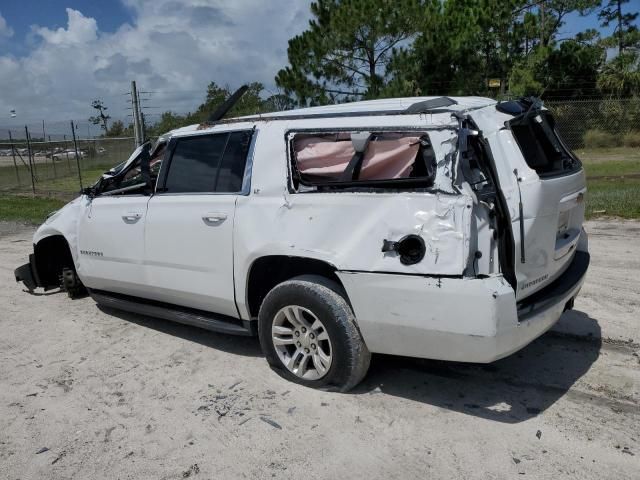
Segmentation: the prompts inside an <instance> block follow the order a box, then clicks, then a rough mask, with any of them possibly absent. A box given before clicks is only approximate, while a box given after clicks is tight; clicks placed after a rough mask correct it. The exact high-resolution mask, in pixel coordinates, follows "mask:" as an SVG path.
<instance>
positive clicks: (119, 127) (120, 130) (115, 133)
mask: <svg viewBox="0 0 640 480" xmlns="http://www.w3.org/2000/svg"><path fill="white" fill-rule="evenodd" d="M124 135H125V127H124V123H122V121H121V120H116V121H114V122H113V123H112V124H111V128H110V129H109V130H107V132H106V136H107V137H123V136H124Z"/></svg>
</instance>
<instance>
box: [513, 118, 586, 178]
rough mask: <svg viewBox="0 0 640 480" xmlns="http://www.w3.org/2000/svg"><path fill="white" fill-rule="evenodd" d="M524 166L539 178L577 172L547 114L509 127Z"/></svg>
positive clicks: (576, 163)
mask: <svg viewBox="0 0 640 480" xmlns="http://www.w3.org/2000/svg"><path fill="white" fill-rule="evenodd" d="M510 127H511V131H512V133H513V136H514V137H515V139H516V141H517V142H518V146H519V147H520V150H521V151H522V155H523V156H524V159H525V160H526V162H527V165H529V167H531V168H532V169H533V170H535V171H536V173H538V174H539V175H540V176H542V177H548V176H554V175H561V174H563V173H569V172H572V171H575V170H578V169H579V168H580V162H579V161H578V159H577V158H576V157H575V155H574V154H573V153H571V151H570V150H569V148H568V147H567V146H566V145H565V144H564V143H563V142H562V139H561V138H560V136H559V135H558V132H557V131H556V126H555V120H554V118H553V116H552V115H551V114H550V113H549V112H539V111H538V112H533V114H531V115H527V116H525V117H523V118H519V119H517V120H514V121H512V122H511V123H510Z"/></svg>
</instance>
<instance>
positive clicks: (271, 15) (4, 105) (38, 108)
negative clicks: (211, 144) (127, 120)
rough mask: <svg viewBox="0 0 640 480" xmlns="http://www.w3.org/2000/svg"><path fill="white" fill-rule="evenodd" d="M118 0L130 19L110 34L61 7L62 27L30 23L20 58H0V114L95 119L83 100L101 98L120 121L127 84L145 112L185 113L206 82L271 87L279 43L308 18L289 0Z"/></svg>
mask: <svg viewBox="0 0 640 480" xmlns="http://www.w3.org/2000/svg"><path fill="white" fill-rule="evenodd" d="M123 1H124V2H125V3H126V4H127V6H128V7H130V9H131V11H132V12H134V21H133V23H132V24H131V25H130V24H124V25H122V26H120V28H119V29H118V30H117V31H115V32H113V33H105V32H101V31H100V29H99V22H96V20H95V19H93V18H90V17H86V16H84V15H83V14H82V13H81V12H80V11H77V10H73V9H70V8H68V9H67V15H68V22H67V25H66V27H64V28H58V29H55V30H53V29H50V28H47V27H43V26H32V37H34V38H35V46H34V47H33V49H32V50H31V52H30V53H29V55H28V56H25V57H20V58H15V57H13V56H10V55H4V56H2V55H0V84H1V85H3V91H4V92H8V93H7V95H5V94H4V93H3V94H2V95H0V115H1V116H4V114H5V113H4V112H8V110H9V109H10V108H16V109H17V110H18V112H19V115H20V117H21V122H27V121H32V122H36V121H38V120H41V119H43V118H44V119H45V120H47V121H53V120H60V121H62V120H66V119H70V118H75V119H77V120H80V121H82V120H85V119H86V118H87V117H89V116H90V115H91V114H92V113H93V112H92V111H91V108H90V103H91V100H92V99H94V98H102V99H103V100H104V101H105V103H106V104H107V105H108V106H109V107H110V113H111V114H112V116H113V117H120V118H122V117H124V116H125V115H126V114H127V111H126V99H127V97H125V96H123V95H122V94H123V93H125V92H127V91H128V90H129V86H130V82H131V80H136V81H137V83H138V85H139V88H141V89H142V90H145V91H152V92H156V93H153V94H152V95H151V99H150V101H149V105H154V106H157V107H160V108H159V109H155V110H153V112H161V111H163V110H173V111H178V112H186V111H192V110H193V109H195V107H197V105H198V104H199V103H201V102H202V100H203V97H204V94H205V90H206V85H207V84H208V83H209V82H210V81H215V82H217V83H218V84H221V85H225V84H229V85H230V86H231V87H238V86H240V85H241V84H242V83H245V82H250V81H260V82H263V83H264V84H265V85H266V86H267V88H270V89H273V88H274V77H275V75H276V73H277V71H278V69H279V68H282V67H283V66H284V65H285V64H286V48H287V40H288V39H289V38H291V37H292V36H294V35H296V34H298V33H300V32H301V31H302V30H304V29H305V28H306V27H307V25H308V18H309V5H308V3H306V2H300V1H297V0H270V1H269V2H265V1H263V0H243V1H241V2H238V1H231V0H229V1H225V0H193V1H192V2H191V4H187V2H184V1H178V0H123ZM1 18H2V17H0V19H1ZM2 25H3V20H0V32H1V31H2V28H1V27H2ZM7 28H8V27H7ZM150 113H151V110H150ZM5 123H8V122H6V121H3V120H2V118H1V117H0V124H5Z"/></svg>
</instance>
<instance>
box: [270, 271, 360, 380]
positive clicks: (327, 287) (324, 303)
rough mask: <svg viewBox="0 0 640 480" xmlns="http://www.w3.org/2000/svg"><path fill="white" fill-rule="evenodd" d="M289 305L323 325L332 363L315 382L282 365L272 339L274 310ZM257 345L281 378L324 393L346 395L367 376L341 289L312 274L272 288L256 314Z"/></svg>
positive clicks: (358, 338)
mask: <svg viewBox="0 0 640 480" xmlns="http://www.w3.org/2000/svg"><path fill="white" fill-rule="evenodd" d="M289 305H297V306H300V307H303V308H305V309H308V310H309V311H311V312H313V314H314V315H315V316H316V317H318V319H319V320H320V321H321V322H322V324H323V325H324V327H325V329H326V332H327V334H328V336H329V339H330V342H331V350H332V361H331V366H330V367H329V370H328V371H327V373H326V374H325V375H324V376H323V377H321V378H319V379H317V380H308V379H303V378H301V377H298V376H297V375H295V374H294V373H292V372H291V371H289V370H288V369H287V367H286V366H285V365H284V364H283V363H282V361H281V360H280V357H279V356H278V354H277V352H276V349H275V346H274V344H273V340H272V333H271V332H272V324H273V321H274V318H275V316H276V314H277V312H278V311H280V310H281V309H282V308H284V307H286V306H289ZM258 335H259V338H260V345H261V346H262V351H263V352H264V354H265V356H266V358H267V361H268V362H269V365H270V366H271V368H272V369H273V370H274V371H275V372H276V373H278V374H279V375H280V376H281V377H283V378H285V379H287V380H290V381H292V382H295V383H298V384H300V385H305V386H307V387H311V388H317V389H321V390H328V391H340V392H346V391H348V390H350V389H352V388H353V387H355V386H356V385H357V384H358V383H360V381H361V380H362V379H363V378H364V377H365V375H366V374H367V370H368V369H369V363H370V361H371V354H370V353H369V350H368V349H367V346H366V345H365V343H364V340H363V339H362V335H361V334H360V330H359V329H358V327H357V325H356V321H355V316H354V314H353V311H352V309H351V307H350V306H349V303H348V302H347V300H346V295H345V293H344V290H343V289H342V287H341V286H340V285H339V284H337V283H336V282H334V281H331V280H329V279H327V278H325V277H321V276H316V275H303V276H299V277H295V278H293V279H291V280H287V281H285V282H283V283H280V284H279V285H276V286H275V287H274V288H273V289H272V290H271V291H270V292H269V293H268V294H267V296H266V297H265V299H264V301H263V302H262V305H261V307H260V312H259V315H258Z"/></svg>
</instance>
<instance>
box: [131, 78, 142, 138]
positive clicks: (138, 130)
mask: <svg viewBox="0 0 640 480" xmlns="http://www.w3.org/2000/svg"><path fill="white" fill-rule="evenodd" d="M131 112H132V115H133V134H134V135H135V137H136V146H140V145H142V143H143V142H144V130H143V129H142V121H141V117H140V100H139V99H138V90H136V81H135V80H132V81H131Z"/></svg>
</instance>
